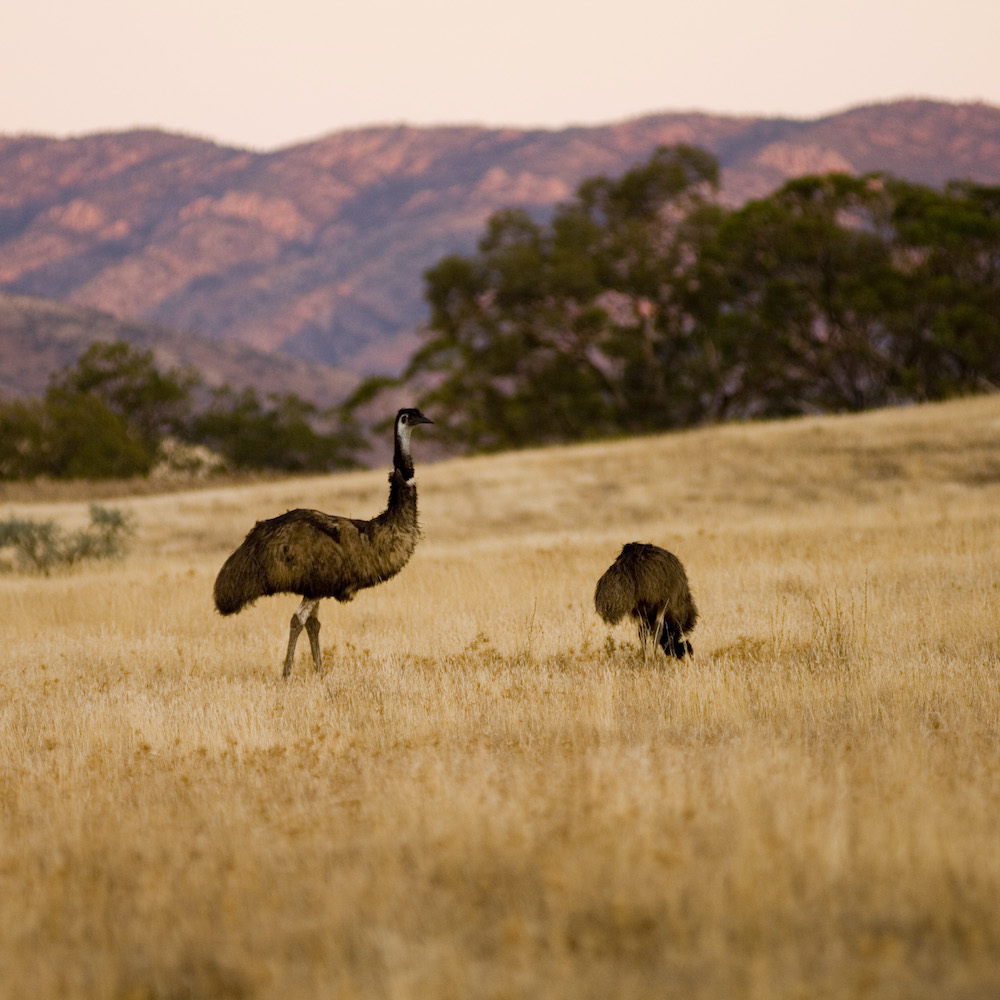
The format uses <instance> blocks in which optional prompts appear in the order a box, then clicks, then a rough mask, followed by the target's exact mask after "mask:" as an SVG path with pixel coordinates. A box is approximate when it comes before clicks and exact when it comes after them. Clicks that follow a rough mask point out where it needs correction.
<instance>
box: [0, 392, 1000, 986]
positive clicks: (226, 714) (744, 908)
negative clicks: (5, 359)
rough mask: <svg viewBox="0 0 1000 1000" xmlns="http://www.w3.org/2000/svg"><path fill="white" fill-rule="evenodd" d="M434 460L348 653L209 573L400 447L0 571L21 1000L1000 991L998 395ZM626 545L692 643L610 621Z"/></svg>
mask: <svg viewBox="0 0 1000 1000" xmlns="http://www.w3.org/2000/svg"><path fill="white" fill-rule="evenodd" d="M415 450H416V451H417V458H418V466H419V442H417V444H416V446H415ZM418 475H419V479H420V484H421V507H422V511H423V524H424V531H425V536H426V537H425V541H424V542H423V543H422V544H421V546H420V547H419V548H418V549H417V553H416V555H415V556H414V558H413V561H412V562H411V564H410V566H409V567H407V568H406V569H405V570H404V572H403V574H402V575H401V576H400V577H399V578H398V579H397V580H395V581H393V582H392V583H390V584H388V585H386V586H384V587H381V588H377V589H376V590H374V591H371V592H368V593H366V594H362V595H361V596H359V597H358V599H357V600H356V601H354V602H353V603H352V604H350V605H346V606H337V605H335V604H334V603H333V602H329V603H327V604H325V605H324V609H325V611H324V610H323V609H321V618H322V620H323V623H324V632H323V640H324V648H325V652H326V659H327V672H326V675H325V677H324V678H318V677H316V676H315V675H314V674H312V673H311V671H310V670H309V668H308V656H307V652H306V651H304V650H300V652H299V658H298V661H297V663H296V670H295V674H294V675H293V678H292V680H291V681H290V682H289V683H282V682H281V680H280V678H279V671H280V663H281V658H282V655H283V646H284V641H285V636H286V630H287V621H288V617H289V615H290V614H291V611H292V609H293V608H294V605H295V601H294V599H292V598H273V599H270V600H268V601H262V602H261V603H260V604H259V605H258V606H257V607H256V608H254V609H252V610H249V611H246V612H244V613H243V614H242V615H240V616H239V617H238V618H235V619H225V620H223V619H219V618H218V617H217V616H216V615H215V614H214V613H213V610H212V607H211V598H210V592H211V584H212V580H213V578H214V574H215V572H216V570H217V569H218V566H219V565H220V564H221V562H222V560H223V558H224V557H225V555H226V554H227V552H228V551H229V550H230V549H231V548H232V547H233V546H234V545H235V544H236V543H237V542H238V541H239V540H240V539H241V538H242V536H243V534H244V533H245V531H246V530H247V528H248V527H249V526H250V525H251V524H252V523H253V521H254V520H255V519H256V518H257V517H261V516H266V515H270V514H273V513H277V512H280V511H282V510H284V509H285V508H286V507H289V506H299V505H308V506H317V507H321V508H323V509H327V510H331V511H336V512H340V513H350V514H353V515H355V516H369V515H370V514H372V513H375V512H376V511H377V510H378V509H380V507H381V505H382V504H383V503H384V498H385V490H386V483H385V473H384V472H377V473H360V474H351V475H345V476H339V477H331V478H324V479H309V480H302V481H299V482H280V483H265V484H259V485H256V486H252V487H244V488H235V487H232V488H224V489H221V488H220V489H214V490H205V491H202V492H192V493H180V494H174V495H170V496H163V497H130V498H128V499H125V500H122V501H121V503H120V506H122V507H124V508H126V509H127V510H129V511H130V512H131V513H132V514H133V515H134V517H135V521H136V523H137V525H138V536H137V542H136V546H135V549H134V551H133V553H132V554H131V555H130V556H129V557H128V559H127V560H125V561H124V562H123V563H121V564H117V565H111V566H107V565H94V566H92V567H89V568H82V569H77V570H75V571H73V572H72V573H65V574H61V575H60V574H56V575H53V576H51V577H48V578H39V577H11V576H8V577H4V578H0V620H2V621H3V622H4V640H3V667H2V669H0V685H2V690H0V803H2V808H0V927H2V928H3V930H2V932H0V934H2V939H0V940H2V942H3V947H2V948H0V996H3V997H23V996H52V997H55V996H59V997H65V998H71V1000H73V998H82V997H87V998H94V997H97V998H104V997H107V998H116V1000H125V998H129V1000H151V998H178V1000H179V998H189V997H191V998H195V997H219V998H227V997H228V998H249V997H255V998H256V997H260V998H272V997H273V998H279V997H280V998H283V1000H284V998H289V997H294V998H313V997H315V998H329V997H334V996H336V997H362V998H368V997H392V998H410V997H412V998H424V997H434V998H449V997H456V998H457V997H476V998H480V997H485V998H514V997H524V998H551V997H557V998H563V997H565V998H567V1000H569V998H572V1000H580V998H587V997H593V998H604V997H608V996H616V997H626V998H630V997H657V998H660V997H667V996H677V997H685V998H699V997H722V996H743V997H755V998H756V997H759V998H768V1000H772V998H779V1000H780V998H785V997H855V996H875V995H877V996H879V997H900V998H902V997H906V998H914V997H916V998H920V997H928V998H930V997H934V998H938V997H942V996H948V997H964V998H977V997H984V998H985V997H994V996H996V995H997V994H998V993H1000V919H998V917H1000V852H998V851H997V850H996V844H997V824H998V820H1000V769H998V768H997V755H998V749H1000V635H998V614H997V609H998V604H1000V590H998V582H1000V399H997V398H988V399H978V400H972V401H966V402H960V403H954V404H949V405H944V406H933V407H927V408H921V409H911V410H905V411H893V412H884V413H877V414H870V415H866V416H862V417H852V418H841V419H823V420H806V421H795V422H790V423H780V424H768V425H760V426H747V427H730V428H721V429H713V430H707V431H699V432H694V433H688V434H681V435H673V436H667V437H663V438H656V439H646V440H641V441H624V442H618V443H615V444H609V445H590V446H585V447H580V448H572V449H562V450H550V451H542V452H526V453H522V454H513V455H505V456H499V457H493V458H487V459H476V460H467V461H452V462H446V463H442V464H440V465H436V466H427V465H424V466H423V467H420V468H419V471H418ZM5 510H9V511H11V512H12V513H17V514H18V515H22V516H44V517H56V518H58V519H59V520H60V522H62V523H65V524H67V525H72V524H73V523H74V522H75V520H80V521H82V520H85V518H86V505H85V504H83V503H70V502H56V503H53V502H48V503H33V502H31V501H30V499H28V498H24V499H22V501H21V502H19V503H17V504H16V505H15V504H9V503H8V504H7V505H6V507H5ZM633 539H635V540H643V541H655V542H657V543H658V544H661V545H665V546H666V547H668V548H671V549H673V550H674V551H676V552H677V553H678V554H679V555H680V556H681V558H682V559H683V560H684V562H685V565H686V566H687V568H688V571H689V574H690V577H691V579H692V583H693V586H694V588H695V592H696V595H697V598H698V601H699V605H700V608H701V611H702V616H703V617H702V622H701V623H700V624H699V627H698V629H697V631H696V632H695V635H694V645H695V649H696V652H697V656H696V658H695V659H694V660H692V661H685V662H683V663H681V664H680V665H667V664H665V662H664V661H662V660H661V661H659V662H658V663H657V664H656V665H651V666H644V665H643V663H642V658H641V656H639V655H638V646H637V642H636V638H635V636H634V634H633V633H632V632H630V631H629V630H628V629H626V628H625V627H624V626H623V627H621V628H620V629H618V630H615V631H614V632H613V633H610V634H609V633H608V631H607V630H606V629H605V627H604V626H603V625H602V624H601V622H600V621H599V619H598V618H597V616H596V614H594V612H593V609H592V605H591V595H592V593H593V587H594V584H595V582H596V580H597V577H598V576H599V575H600V573H601V572H602V571H603V570H604V569H605V568H606V567H607V565H608V564H609V563H610V562H611V560H612V559H613V558H614V556H615V555H616V554H617V551H618V548H619V547H620V545H621V543H622V542H624V541H628V540H633Z"/></svg>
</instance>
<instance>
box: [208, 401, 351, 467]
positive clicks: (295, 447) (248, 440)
mask: <svg viewBox="0 0 1000 1000" xmlns="http://www.w3.org/2000/svg"><path fill="white" fill-rule="evenodd" d="M270 404H271V405H270V406H265V405H264V403H262V402H261V400H260V397H259V396H258V395H257V393H256V392H255V391H254V390H253V389H244V390H243V391H241V392H237V391H235V390H233V389H231V388H230V387H229V386H223V387H222V388H221V389H217V390H216V391H215V392H214V393H213V395H212V400H211V403H210V404H209V405H208V407H206V408H205V409H204V410H203V411H202V412H200V413H198V414H197V415H196V416H195V417H194V419H193V420H192V422H191V426H190V428H189V431H188V434H189V436H190V437H191V438H192V439H193V440H197V441H200V442H202V443H204V444H206V445H208V447H210V448H212V449H213V450H214V451H216V452H218V453H219V454H221V455H222V456H223V458H224V459H225V460H226V462H227V463H228V464H229V465H230V466H232V467H233V468H237V469H280V470H282V471H285V472H303V471H318V470H323V471H328V470H330V469H334V468H348V467H351V466H353V465H354V464H356V463H355V462H354V461H353V459H352V458H351V451H352V450H353V449H354V448H355V447H356V446H357V445H358V441H357V440H356V439H355V437H354V436H352V435H351V434H348V433H332V432H331V433H321V432H320V431H318V430H317V429H316V426H315V425H316V424H318V423H323V422H326V423H329V422H330V420H331V419H332V416H333V415H332V414H320V413H319V411H318V410H317V408H316V407H315V406H313V405H312V404H311V403H307V402H305V401H304V400H302V399H299V398H298V397H297V396H294V395H291V394H288V395H284V396H272V397H270Z"/></svg>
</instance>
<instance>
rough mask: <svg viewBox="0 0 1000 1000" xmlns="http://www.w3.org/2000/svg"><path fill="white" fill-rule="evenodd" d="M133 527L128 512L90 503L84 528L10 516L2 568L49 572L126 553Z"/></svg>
mask: <svg viewBox="0 0 1000 1000" xmlns="http://www.w3.org/2000/svg"><path fill="white" fill-rule="evenodd" d="M133 530H134V529H133V526H132V524H131V521H130V519H129V517H128V515H127V514H123V513H122V512H121V511H120V510H109V509H108V508H106V507H101V506H100V505H98V504H91V505H90V524H89V525H87V527H86V528H83V529H81V530H80V531H73V532H67V531H64V530H63V529H62V528H61V527H60V526H59V525H58V524H57V523H56V522H55V521H31V520H26V519H24V518H17V517H13V518H9V519H8V520H6V521H0V569H2V570H4V571H7V572H10V571H13V570H27V571H34V572H38V573H48V572H49V571H50V570H52V569H54V568H56V567H58V566H73V565H75V564H76V563H78V562H80V561H81V560H84V559H113V558H117V557H120V556H123V555H124V554H125V552H126V549H127V547H128V539H129V537H130V536H131V534H132V532H133Z"/></svg>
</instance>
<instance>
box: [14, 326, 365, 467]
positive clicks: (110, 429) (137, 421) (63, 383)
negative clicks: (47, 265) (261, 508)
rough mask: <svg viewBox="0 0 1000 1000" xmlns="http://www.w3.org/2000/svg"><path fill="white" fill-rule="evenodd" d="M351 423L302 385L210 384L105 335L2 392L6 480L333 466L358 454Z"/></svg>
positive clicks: (349, 461)
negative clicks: (38, 382)
mask: <svg viewBox="0 0 1000 1000" xmlns="http://www.w3.org/2000/svg"><path fill="white" fill-rule="evenodd" d="M351 428H352V424H351V421H350V418H349V417H347V416H346V415H344V414H343V413H342V412H341V411H339V410H330V411H326V412H321V411H320V410H319V409H318V408H317V407H315V406H313V405H312V404H311V403H308V402H306V401H305V400H302V399H300V398H299V397H297V396H294V395H283V396H272V397H269V398H267V399H264V400H262V399H261V398H260V397H259V395H258V394H257V393H256V392H255V391H254V390H252V389H245V390H242V391H236V390H234V389H232V388H230V387H228V386H224V387H222V388H217V389H213V390H209V389H207V388H206V386H205V385H204V383H203V382H202V381H201V379H200V378H199V377H198V376H197V375H196V374H194V373H192V372H190V371H184V370H171V371H166V372H164V371H160V370H159V369H158V368H157V367H156V365H155V363H154V360H153V354H152V352H151V351H141V350H137V349H135V348H133V347H131V346H130V345H129V344H126V343H124V342H114V343H100V342H98V343H94V344H92V345H91V346H90V347H89V348H88V349H87V351H86V352H85V353H84V354H83V356H82V357H81V358H80V360H79V361H78V362H77V363H76V364H75V365H73V366H71V367H69V368H67V369H65V370H64V371H62V372H59V373H58V374H56V375H55V376H54V377H53V378H52V379H51V381H50V383H49V386H48V389H47V390H46V392H45V394H44V396H42V397H41V398H36V399H23V400H21V399H15V400H0V480H5V479H6V480H14V479H33V478H36V477H43V476H44V477H49V478H53V479H107V478H127V477H130V476H147V475H149V474H150V473H151V472H153V471H154V470H156V469H158V468H163V469H170V470H171V471H215V470H218V469H221V468H225V469H229V470H265V469H274V470H280V471H284V472H301V471H328V470H331V469H336V468H347V467H351V466H353V465H355V464H356V462H355V461H354V459H353V458H352V455H353V453H354V451H355V450H356V449H357V448H358V447H359V444H360V440H359V437H358V435H357V433H356V432H354V431H353V430H352V429H351Z"/></svg>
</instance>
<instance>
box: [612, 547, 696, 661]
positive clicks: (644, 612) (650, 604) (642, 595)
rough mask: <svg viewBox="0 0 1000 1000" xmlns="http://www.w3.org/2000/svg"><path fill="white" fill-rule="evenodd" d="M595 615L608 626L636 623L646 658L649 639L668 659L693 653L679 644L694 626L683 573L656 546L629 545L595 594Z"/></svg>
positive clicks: (676, 561)
mask: <svg viewBox="0 0 1000 1000" xmlns="http://www.w3.org/2000/svg"><path fill="white" fill-rule="evenodd" d="M594 606H595V607H596V608H597V613H598V614H599V615H600V616H601V617H602V618H603V619H604V621H606V622H607V623H608V624H609V625H617V624H618V622H620V621H621V620H622V618H624V617H625V615H631V616H632V617H633V618H635V619H636V620H637V621H638V623H639V641H640V642H641V643H642V648H643V652H644V653H645V650H646V644H647V641H648V640H649V638H650V636H652V638H653V648H654V650H655V648H656V644H657V643H658V644H659V645H660V646H661V648H662V649H663V652H664V653H666V654H667V656H673V657H675V658H677V659H682V658H683V657H684V656H685V655H691V654H693V653H694V650H693V649H692V648H691V643H690V642H689V641H688V640H687V639H685V638H684V636H685V634H686V633H688V632H690V631H691V629H693V628H694V626H695V622H697V621H698V608H697V607H696V606H695V603H694V598H693V597H692V596H691V588H690V587H689V586H688V579H687V573H685V572H684V566H683V565H682V564H681V561H680V559H678V558H677V556H675V555H674V554H673V553H672V552H668V551H667V550H666V549H661V548H660V547H659V546H658V545H648V544H645V543H643V542H628V543H627V544H626V545H624V546H623V547H622V550H621V552H620V553H619V554H618V558H617V559H616V560H615V561H614V562H613V563H612V564H611V565H610V566H609V567H608V569H607V570H606V571H605V573H604V574H603V576H601V578H600V580H598V581H597V589H596V590H595V591H594Z"/></svg>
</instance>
